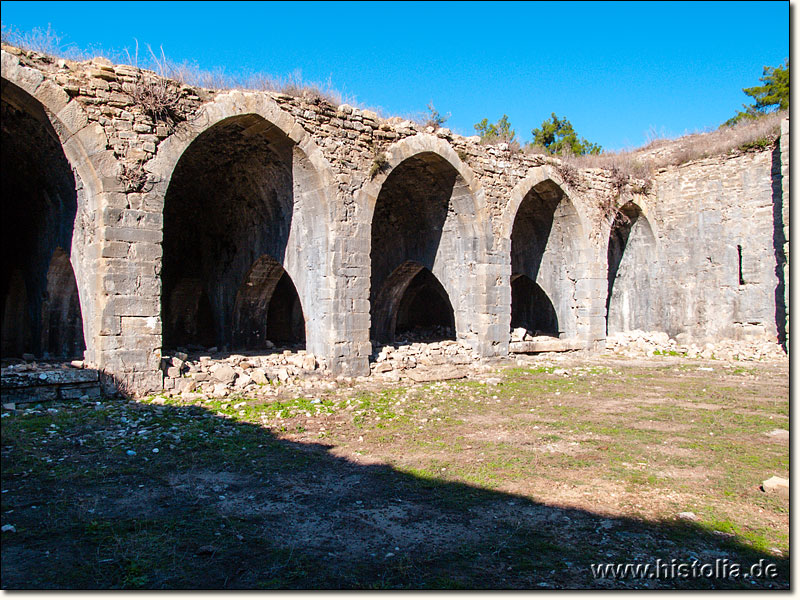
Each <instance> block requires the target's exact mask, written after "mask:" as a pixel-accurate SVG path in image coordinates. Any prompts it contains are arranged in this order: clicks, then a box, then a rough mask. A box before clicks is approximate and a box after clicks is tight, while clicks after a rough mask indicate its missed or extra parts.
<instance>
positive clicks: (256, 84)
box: [2, 25, 357, 106]
mask: <svg viewBox="0 0 800 600" xmlns="http://www.w3.org/2000/svg"><path fill="white" fill-rule="evenodd" d="M64 39H65V38H64V36H62V35H61V34H59V33H57V32H55V31H54V30H53V29H52V27H51V26H50V25H48V27H47V29H40V28H34V29H31V30H30V31H22V30H20V29H17V28H14V27H11V26H5V25H3V27H2V43H4V44H8V45H10V46H15V47H17V48H20V49H22V50H28V51H33V52H37V53H39V54H42V55H44V56H46V57H49V58H51V59H58V58H64V59H67V60H74V61H77V62H82V61H86V60H91V59H92V58H95V57H98V56H102V57H104V58H107V59H109V60H111V61H112V62H114V63H115V64H126V65H131V66H134V67H137V68H141V69H143V70H150V71H153V72H154V73H156V74H157V75H158V76H160V77H162V78H167V79H171V80H173V81H174V82H177V83H180V84H182V85H186V86H190V87H202V88H205V89H210V90H233V89H238V90H255V91H266V92H277V93H282V94H286V95H289V96H294V97H298V98H304V99H306V100H309V101H311V102H319V101H325V102H328V103H330V104H332V105H334V106H338V105H340V104H344V103H347V104H351V105H354V106H355V105H357V103H356V101H355V98H352V97H349V96H346V95H345V94H343V93H341V92H339V91H338V90H336V89H334V87H333V84H332V82H331V81H330V79H329V80H328V81H326V82H322V83H319V82H311V81H305V80H304V79H303V77H302V73H301V72H300V71H299V70H297V71H295V72H293V73H291V74H290V75H288V76H286V77H275V76H272V75H269V74H266V73H263V72H255V73H241V74H231V73H227V72H226V71H225V69H224V68H221V67H218V68H214V69H201V68H200V67H199V66H198V65H197V64H196V63H190V62H186V61H184V62H182V63H178V62H175V61H172V60H170V59H168V58H167V57H166V56H165V55H164V53H163V50H162V54H161V57H158V56H157V55H156V54H155V53H154V52H152V51H150V52H149V56H146V57H144V59H143V60H142V61H141V63H140V62H139V56H138V42H136V44H135V49H134V53H133V56H131V53H130V52H129V51H128V49H127V48H125V49H124V50H123V51H121V52H120V51H108V50H105V49H102V48H99V47H94V46H93V47H90V48H87V49H81V48H78V47H77V46H76V45H75V44H73V43H66V42H65V41H64ZM148 48H149V46H148ZM146 78H147V79H148V80H150V79H153V78H150V77H146ZM153 86H156V87H159V88H162V89H156V90H153V91H152V92H151V91H149V90H148V91H147V93H146V94H145V95H146V96H147V97H145V98H142V100H144V101H149V100H152V99H153V96H155V99H156V100H157V102H156V104H158V105H160V104H163V103H164V102H163V101H164V100H169V98H167V97H166V96H170V97H171V96H172V94H170V93H169V90H168V89H167V88H169V87H175V86H174V85H172V86H170V84H169V83H163V82H162V83H155V81H154V80H153V81H149V83H148V84H147V85H145V86H143V87H145V88H152V87H153ZM159 100H160V102H159Z"/></svg>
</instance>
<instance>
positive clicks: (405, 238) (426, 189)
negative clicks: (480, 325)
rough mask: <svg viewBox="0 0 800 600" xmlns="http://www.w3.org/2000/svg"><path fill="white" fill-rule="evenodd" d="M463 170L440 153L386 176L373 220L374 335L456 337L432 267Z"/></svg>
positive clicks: (380, 337)
mask: <svg viewBox="0 0 800 600" xmlns="http://www.w3.org/2000/svg"><path fill="white" fill-rule="evenodd" d="M456 176H457V172H456V170H455V169H454V168H453V167H452V165H450V164H449V163H447V161H445V160H444V159H442V158H441V157H440V156H438V155H435V154H432V153H423V154H419V155H416V156H414V157H412V158H409V159H407V160H405V161H404V162H403V163H401V164H400V165H399V166H397V167H396V168H395V169H394V171H392V173H391V174H390V175H389V176H388V177H387V178H386V181H385V182H384V183H383V186H382V188H381V192H380V194H379V195H378V199H377V202H376V205H375V213H374V215H373V219H372V247H371V251H370V261H371V266H372V271H371V280H370V306H371V307H372V308H371V317H372V330H371V337H372V339H374V340H378V341H380V342H393V341H394V340H395V337H396V335H398V334H401V333H403V334H409V333H412V332H413V333H415V335H416V336H417V339H454V338H455V331H454V322H455V319H454V315H453V308H452V305H451V303H450V301H449V299H448V297H447V292H446V291H445V289H444V287H443V286H442V285H441V283H440V282H439V281H438V280H437V279H436V277H435V276H434V275H433V273H432V272H431V270H432V268H433V263H434V260H435V258H436V253H437V251H438V249H439V243H440V240H441V237H442V231H443V228H444V223H445V220H446V219H447V214H448V207H449V203H450V197H451V195H452V193H453V187H454V185H455V182H456Z"/></svg>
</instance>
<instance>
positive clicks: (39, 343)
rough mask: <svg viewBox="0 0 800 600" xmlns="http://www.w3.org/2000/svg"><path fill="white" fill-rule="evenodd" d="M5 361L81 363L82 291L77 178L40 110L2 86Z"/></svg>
mask: <svg viewBox="0 0 800 600" xmlns="http://www.w3.org/2000/svg"><path fill="white" fill-rule="evenodd" d="M0 104H1V105H2V119H1V120H0V123H1V124H2V142H1V144H2V165H3V167H2V169H3V176H2V203H3V225H2V231H3V236H2V237H3V240H2V251H3V271H2V284H1V285H2V289H0V296H2V315H3V317H2V318H3V324H2V355H3V357H4V358H9V357H19V356H21V355H22V354H23V353H30V354H33V355H34V356H36V357H38V358H61V359H63V358H82V356H83V351H84V350H85V348H86V346H85V342H84V336H83V322H82V318H81V307H80V301H79V297H78V286H77V284H76V281H75V274H74V273H73V270H72V265H71V263H70V257H69V254H68V253H69V251H70V250H71V247H72V235H73V227H74V222H75V215H76V212H77V209H78V194H77V188H76V182H75V175H74V174H73V172H72V169H71V167H70V165H69V162H68V161H67V158H66V156H65V155H64V151H63V150H62V148H61V143H60V141H59V139H58V136H57V135H56V132H55V130H54V129H53V126H52V125H51V124H50V121H49V120H48V118H47V115H46V114H45V112H44V110H43V109H42V107H41V106H40V105H39V104H38V103H37V102H36V101H35V100H34V99H33V98H31V97H30V96H29V95H28V94H27V93H25V92H23V91H22V90H20V89H19V88H18V87H16V86H14V85H13V84H11V83H8V82H7V81H3V82H2V102H1V103H0Z"/></svg>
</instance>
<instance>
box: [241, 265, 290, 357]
mask: <svg viewBox="0 0 800 600" xmlns="http://www.w3.org/2000/svg"><path fill="white" fill-rule="evenodd" d="M268 342H272V343H273V344H277V345H296V344H304V343H305V319H304V318H303V309H302V306H301V304H300V297H299V296H298V294H297V290H296V289H295V287H294V284H293V283H292V280H291V278H290V277H289V274H288V273H287V272H286V271H285V270H284V269H283V267H282V266H281V265H280V264H279V263H278V262H277V261H276V260H275V259H274V258H272V257H270V256H262V257H261V258H259V259H258V260H257V261H256V262H255V264H254V265H253V267H252V268H251V269H250V272H249V273H248V275H247V277H246V278H245V280H244V282H243V283H242V285H241V287H240V288H239V292H238V294H237V296H236V303H235V308H234V316H233V347H234V348H250V349H254V348H266V347H268Z"/></svg>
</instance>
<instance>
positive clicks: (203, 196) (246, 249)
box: [162, 115, 305, 350]
mask: <svg viewBox="0 0 800 600" xmlns="http://www.w3.org/2000/svg"><path fill="white" fill-rule="evenodd" d="M292 185H293V181H292V143H291V141H290V140H289V139H288V138H287V137H286V136H285V134H283V133H282V132H281V131H280V130H278V129H277V128H276V127H274V126H273V125H271V124H270V123H268V122H267V121H265V120H264V119H262V118H261V117H258V116H255V115H243V116H239V117H232V118H229V119H226V120H224V121H222V122H220V123H218V124H216V125H214V126H213V127H211V128H209V129H208V130H207V131H205V132H203V133H202V134H200V135H199V136H198V137H197V138H196V139H195V140H194V142H192V144H191V145H190V146H189V147H188V148H187V149H186V151H185V152H184V154H183V156H182V157H181V159H180V160H179V161H178V164H177V166H176V168H175V171H174V173H173V175H172V179H171V182H170V185H169V188H168V190H167V194H166V198H165V205H164V266H163V274H162V281H163V303H162V320H163V324H164V325H163V326H164V342H163V343H164V347H165V348H174V347H185V348H188V349H200V348H204V347H207V346H212V345H213V346H218V347H220V348H222V349H226V348H227V349H233V348H236V349H244V350H259V349H264V348H267V347H268V345H267V341H268V340H269V341H270V342H272V343H275V344H286V345H296V344H304V343H305V321H304V318H303V312H302V309H301V306H300V299H299V296H298V294H297V291H296V289H295V287H294V285H293V283H292V281H291V280H290V278H289V275H288V274H287V273H286V271H285V270H284V269H283V267H282V266H281V264H280V262H279V260H280V259H282V258H283V256H284V254H285V250H286V244H287V241H288V238H289V230H290V228H291V221H292V207H293V190H292Z"/></svg>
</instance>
